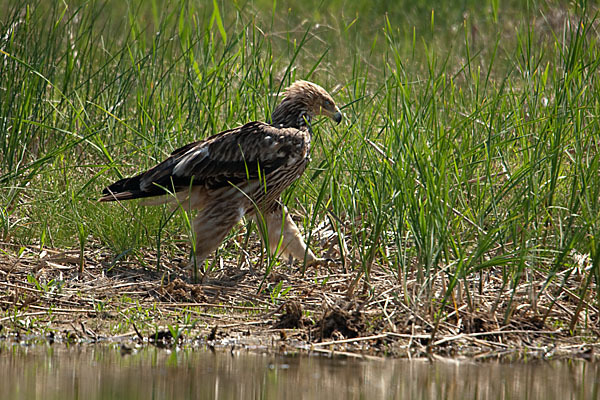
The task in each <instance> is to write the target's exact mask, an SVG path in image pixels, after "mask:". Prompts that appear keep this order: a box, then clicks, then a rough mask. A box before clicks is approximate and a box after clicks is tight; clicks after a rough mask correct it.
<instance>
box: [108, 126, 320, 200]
mask: <svg viewBox="0 0 600 400" xmlns="http://www.w3.org/2000/svg"><path fill="white" fill-rule="evenodd" d="M308 146H309V137H308V133H307V132H306V131H303V130H298V129H295V128H275V127H273V126H271V125H269V124H265V123H262V122H250V123H248V124H246V125H244V126H241V127H239V128H235V129H232V130H228V131H225V132H221V133H219V134H217V135H214V136H211V137H209V138H207V139H205V140H202V141H198V142H194V143H190V144H188V145H186V146H183V147H181V148H179V149H177V150H175V151H174V152H173V153H172V154H171V156H170V157H169V158H167V159H166V160H165V161H163V162H161V163H160V164H158V165H156V166H154V167H153V168H151V169H149V170H148V171H146V172H143V173H141V174H139V175H136V176H134V177H131V178H125V179H121V180H120V181H118V182H115V183H113V184H112V185H110V186H109V187H107V188H105V189H104V191H103V197H101V198H100V199H99V200H100V201H114V200H129V199H137V198H144V197H152V196H161V195H164V194H166V193H167V192H179V191H183V190H187V189H188V188H189V187H190V186H197V185H202V186H204V187H205V188H206V189H208V190H214V189H218V188H221V187H224V186H230V185H232V184H233V185H236V186H237V185H241V184H242V183H243V182H247V181H251V180H258V179H261V180H262V179H265V177H267V176H269V175H270V174H272V173H273V172H276V171H277V170H278V169H279V168H283V167H285V166H286V165H292V164H294V163H297V162H300V161H302V160H303V159H304V158H305V157H306V156H307V153H308Z"/></svg>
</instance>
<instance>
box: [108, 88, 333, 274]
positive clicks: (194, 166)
mask: <svg viewBox="0 0 600 400" xmlns="http://www.w3.org/2000/svg"><path fill="white" fill-rule="evenodd" d="M318 115H324V116H327V117H329V118H331V119H333V120H335V121H336V122H337V123H339V122H340V121H341V119H342V113H341V112H340V110H339V108H338V107H337V106H336V105H335V103H334V101H333V99H332V98H331V96H330V95H329V94H328V93H327V92H326V91H325V90H324V89H323V88H322V87H320V86H318V85H316V84H314V83H311V82H307V81H298V82H295V83H294V84H292V85H291V86H290V87H289V88H288V89H287V90H286V92H285V96H284V99H283V100H282V102H281V103H280V104H279V105H278V106H277V107H276V108H275V110H273V113H272V116H271V120H272V121H271V123H270V124H267V123H264V122H257V121H255V122H249V123H247V124H245V125H243V126H240V127H237V128H234V129H230V130H227V131H224V132H221V133H218V134H216V135H214V136H211V137H209V138H207V139H204V140H201V141H198V142H194V143H190V144H188V145H186V146H183V147H181V148H179V149H177V150H175V151H174V152H173V153H172V154H171V156H170V157H169V158H167V159H166V160H165V161H163V162H161V163H160V164H158V165H156V166H155V167H153V168H151V169H149V170H148V171H146V172H142V173H141V174H139V175H136V176H134V177H132V178H126V179H122V180H120V181H118V182H115V183H113V184H112V185H110V186H109V187H107V188H106V189H104V191H103V194H104V196H103V197H101V198H100V200H99V201H115V200H129V199H137V198H144V197H157V199H156V200H154V201H152V200H151V201H150V202H149V204H160V203H167V202H180V203H181V204H184V205H186V206H189V207H190V208H192V209H197V210H199V212H198V215H197V216H196V218H195V219H194V232H195V235H196V251H195V258H196V260H195V262H196V263H197V265H200V263H201V262H202V261H204V259H205V258H206V257H207V256H208V255H209V254H210V253H211V252H212V251H213V250H216V248H217V247H218V246H219V244H220V243H221V241H223V239H224V238H225V236H226V235H227V233H228V232H229V231H230V230H231V228H232V227H233V226H234V225H235V224H236V223H237V222H238V221H239V220H240V219H241V218H242V217H244V216H245V215H250V216H255V215H256V214H257V213H256V211H257V209H258V211H260V213H259V214H260V215H262V216H263V217H264V220H265V223H266V228H267V233H268V242H269V247H271V250H272V251H274V250H275V248H276V247H277V245H278V243H279V241H280V238H281V237H282V236H283V240H282V245H281V249H282V251H283V252H284V253H285V254H289V255H292V256H294V257H295V258H297V259H300V260H302V259H304V260H305V261H306V263H307V264H308V265H310V264H313V263H315V262H318V261H319V259H317V258H316V257H315V255H314V253H313V252H312V251H311V250H310V249H307V247H306V245H305V243H304V241H303V240H302V236H301V234H300V232H299V230H298V227H297V226H296V224H295V223H294V222H293V220H292V219H291V218H290V216H289V214H287V212H284V208H283V207H282V206H281V203H280V202H279V201H278V200H279V197H280V195H281V193H282V192H283V191H284V190H285V188H287V187H288V186H289V185H290V184H292V182H294V181H295V180H296V179H298V178H299V177H300V176H301V175H302V173H303V172H304V170H305V168H306V165H307V163H308V161H309V151H310V140H311V132H310V123H311V120H312V119H313V118H314V117H316V116H318ZM173 194H175V195H173ZM284 214H285V220H284V221H283V224H282V217H283V215H284ZM282 226H283V233H282V232H281V229H282Z"/></svg>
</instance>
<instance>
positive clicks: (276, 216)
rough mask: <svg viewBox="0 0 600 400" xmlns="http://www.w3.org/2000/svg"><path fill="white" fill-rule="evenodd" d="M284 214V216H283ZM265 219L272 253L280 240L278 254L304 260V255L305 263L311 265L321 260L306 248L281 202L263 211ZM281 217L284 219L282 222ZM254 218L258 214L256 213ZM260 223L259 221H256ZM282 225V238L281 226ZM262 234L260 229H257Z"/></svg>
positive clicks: (296, 227)
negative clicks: (271, 209) (270, 209)
mask: <svg viewBox="0 0 600 400" xmlns="http://www.w3.org/2000/svg"><path fill="white" fill-rule="evenodd" d="M283 214H285V217H284V216H283ZM263 217H264V219H265V221H264V222H265V225H266V226H265V227H266V229H267V236H268V241H269V248H270V249H271V252H272V253H274V252H275V250H276V249H277V245H278V244H279V241H280V240H282V242H281V249H280V254H283V255H284V256H285V255H291V256H293V257H294V258H295V259H297V260H300V261H304V260H305V257H306V265H307V266H311V265H314V264H318V263H320V262H321V261H322V260H321V259H319V258H317V257H316V256H315V254H314V253H313V252H312V250H311V249H309V248H307V246H306V243H304V239H302V234H301V233H300V230H299V229H298V226H296V224H295V223H294V220H293V219H292V217H291V216H290V214H289V213H288V212H287V209H286V208H285V207H283V206H282V205H281V204H279V203H278V204H277V207H276V208H275V210H273V211H268V212H265V213H263ZM282 217H284V218H285V219H284V220H283V223H282ZM255 218H256V219H258V218H260V216H258V215H256V216H255ZM257 223H259V224H260V221H257ZM282 227H283V239H282V232H281V228H282ZM259 232H260V233H261V235H262V229H259Z"/></svg>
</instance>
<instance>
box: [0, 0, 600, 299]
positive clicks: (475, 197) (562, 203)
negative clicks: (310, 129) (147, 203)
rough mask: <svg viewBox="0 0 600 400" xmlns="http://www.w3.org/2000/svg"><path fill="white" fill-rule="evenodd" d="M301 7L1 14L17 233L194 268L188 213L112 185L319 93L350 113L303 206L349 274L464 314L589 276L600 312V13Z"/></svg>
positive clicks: (299, 189) (325, 151) (9, 237)
mask: <svg viewBox="0 0 600 400" xmlns="http://www.w3.org/2000/svg"><path fill="white" fill-rule="evenodd" d="M296 3H297V2H294V1H277V2H272V1H267V0H261V1H248V2H244V1H233V2H229V1H213V2H209V1H176V2H161V1H129V2H120V1H86V2H83V1H81V2H77V1H67V2H59V1H56V2H46V1H37V2H25V1H0V5H1V9H2V10H4V11H3V12H2V15H0V154H1V158H0V187H1V190H0V237H1V238H2V241H3V242H5V243H11V244H17V245H30V244H36V245H40V246H42V247H44V246H48V247H55V248H63V247H78V248H80V249H81V250H82V251H85V249H86V248H88V247H91V246H94V247H98V246H102V247H103V248H106V249H107V251H108V252H110V253H111V254H112V255H113V256H115V257H117V256H119V257H122V256H124V255H128V256H130V257H131V256H133V257H137V259H138V260H139V262H141V263H148V264H149V265H153V263H155V262H156V260H147V258H146V257H145V256H144V254H145V252H144V251H143V250H144V249H156V248H160V249H161V252H162V254H163V257H182V258H185V257H186V252H187V249H188V248H189V240H188V238H189V232H190V231H189V222H188V219H187V218H186V215H185V213H176V214H175V215H173V214H172V213H171V212H170V210H169V209H167V208H163V207H154V208H145V207H139V206H138V204H137V203H135V202H130V203H124V204H122V206H119V205H115V204H111V205H107V204H98V203H97V202H96V199H97V198H98V196H99V193H100V191H101V189H102V188H103V187H104V186H106V185H107V184H109V183H110V182H112V181H114V180H116V179H119V178H121V177H124V176H128V175H131V174H134V173H136V172H137V171H139V170H141V169H143V168H146V167H150V166H152V165H153V164H155V163H156V162H158V161H160V160H162V159H163V158H165V157H166V156H167V155H168V154H169V153H170V152H171V151H172V150H173V149H175V148H177V147H178V146H180V145H183V144H185V143H188V142H190V141H193V140H197V139H201V138H203V137H206V136H209V135H211V134H214V133H217V132H220V131H222V130H224V129H227V128H231V127H234V126H237V125H240V124H243V123H245V122H247V121H250V120H265V119H267V118H268V115H269V113H270V110H272V109H273V107H274V105H275V104H276V103H277V101H278V100H277V96H276V95H277V93H279V92H280V91H281V90H282V89H283V88H285V86H287V85H288V84H290V83H291V82H293V81H294V80H296V79H309V80H311V81H314V82H317V83H319V84H320V85H322V86H324V87H325V88H327V89H328V90H330V91H331V92H332V93H333V96H334V98H335V100H336V101H337V103H338V105H341V106H342V107H343V112H344V113H345V121H344V122H343V123H342V124H340V125H339V126H334V125H333V124H331V123H329V122H327V121H323V123H321V124H319V125H318V126H317V127H316V129H315V131H316V132H315V140H314V142H315V146H314V152H313V161H312V164H311V165H310V168H309V169H308V170H307V172H306V173H305V175H304V176H303V177H302V179H300V180H299V181H298V182H297V184H295V185H294V186H293V187H292V188H290V189H289V190H288V191H287V192H286V201H288V202H289V204H290V206H291V207H292V209H294V210H296V211H297V212H298V214H300V215H301V216H302V217H303V225H304V228H305V229H306V232H311V231H312V230H314V229H315V227H316V226H317V225H319V224H321V223H327V224H330V225H331V227H332V229H333V230H334V231H335V232H336V233H337V234H338V236H337V237H338V238H341V239H343V242H344V245H342V246H339V247H340V248H341V252H342V255H341V256H342V257H341V258H342V260H343V263H344V267H345V268H348V269H353V270H357V271H361V270H362V271H363V272H364V274H365V276H367V277H368V276H369V274H370V273H372V271H373V270H374V268H375V267H377V268H379V267H381V268H382V269H383V271H387V272H389V273H391V274H394V275H395V276H397V278H398V279H399V280H400V281H402V280H406V279H408V278H411V279H412V278H414V279H417V281H418V282H419V283H420V284H421V287H422V289H421V291H420V292H419V293H413V294H409V293H406V294H405V296H411V295H421V294H424V295H425V296H426V298H429V299H434V298H437V299H439V300H442V301H446V300H447V299H448V296H449V295H450V294H451V293H452V291H453V290H454V289H455V288H456V287H457V285H458V284H459V283H460V282H464V283H465V285H464V289H465V292H464V295H465V296H466V298H467V299H468V297H469V291H471V290H478V289H477V288H478V285H479V286H481V285H482V282H483V281H484V280H485V279H486V277H488V276H490V275H491V274H493V275H494V276H496V277H500V278H501V281H502V285H504V286H505V288H506V291H507V293H509V294H510V293H511V291H513V292H514V290H515V288H516V287H517V286H518V285H522V284H526V285H530V288H531V291H530V293H531V295H530V296H531V299H530V300H531V301H532V302H534V301H535V298H536V296H538V295H539V294H540V293H541V292H542V291H543V290H544V289H545V287H546V285H547V284H548V283H550V282H558V283H559V284H562V283H564V282H567V281H568V280H569V279H570V277H572V276H575V275H574V274H576V275H577V276H583V279H582V282H583V283H582V285H581V287H580V288H579V292H578V293H577V295H578V296H579V298H580V299H585V298H589V297H590V296H591V297H593V298H595V300H594V301H595V302H596V305H597V304H598V303H597V301H598V299H599V298H600V291H598V290H597V289H595V288H597V283H598V279H599V278H600V266H599V261H600V240H598V239H600V238H599V237H598V233H599V222H600V220H599V218H598V214H599V207H600V204H599V198H600V176H599V156H598V148H599V145H600V143H599V139H600V137H599V131H600V129H599V121H600V119H599V115H600V102H599V99H600V96H599V94H600V93H599V74H598V69H599V64H600V58H599V47H598V38H599V31H598V28H599V25H598V20H597V14H596V8H595V7H592V6H591V5H588V4H587V3H586V2H585V1H575V2H565V1H551V0H547V1H533V0H529V1H504V2H500V1H498V0H489V1H488V0H486V1H469V0H464V1H455V2H442V1H440V2H438V1H427V0H421V1H381V2H372V1H370V0H369V1H367V0H365V1H342V0H339V1H335V0H330V1H326V2H325V1H304V2H300V3H301V4H296ZM240 229H242V228H241V227H240V228H238V230H237V231H236V232H234V233H233V234H236V233H238V232H239V230H240ZM3 248H4V250H2V251H14V249H13V248H12V247H7V246H3ZM11 249H12V250H11ZM223 252H224V255H225V256H226V257H235V254H236V249H235V248H234V247H232V246H226V248H225V250H224V251H223ZM439 282H444V285H443V287H444V291H443V292H442V293H439V292H436V291H434V290H432V288H433V287H434V286H436V283H439ZM407 300H409V299H408V298H407ZM580 305H581V306H582V307H583V306H584V302H583V300H582V302H581V303H580Z"/></svg>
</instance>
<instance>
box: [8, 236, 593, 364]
mask: <svg viewBox="0 0 600 400" xmlns="http://www.w3.org/2000/svg"><path fill="white" fill-rule="evenodd" d="M2 248H4V249H5V250H4V251H2V253H0V254H2V255H0V340H13V341H16V340H18V341H24V340H25V341H26V340H31V339H34V340H49V341H67V342H68V341H78V342H89V343H95V342H108V343H110V342H121V343H123V345H122V348H123V351H127V349H128V348H130V347H131V346H132V345H140V344H142V345H144V344H148V345H161V346H172V345H174V344H175V343H176V344H177V345H179V346H199V347H209V348H212V347H245V348H251V349H257V350H258V351H270V352H283V353H298V352H300V353H310V354H314V353H317V354H327V355H333V354H336V355H342V356H348V357H358V358H382V357H406V358H413V357H429V358H436V357H455V358H460V357H469V358H470V359H476V360H485V359H501V360H518V359H527V360H530V359H549V358H560V357H571V358H572V357H577V358H584V359H589V360H594V359H598V356H597V353H598V349H599V348H600V343H599V337H600V321H599V320H600V313H599V311H598V309H597V308H596V307H594V306H593V305H592V304H591V301H590V300H589V299H581V301H580V299H579V298H578V297H577V294H576V293H577V288H578V287H580V286H579V285H581V282H578V280H577V276H574V277H572V279H570V282H571V283H570V286H569V287H568V288H566V287H562V288H561V289H560V292H558V291H557V290H555V289H556V288H554V287H552V286H549V287H548V288H547V290H545V291H543V293H544V295H543V296H540V297H539V298H537V299H535V302H532V301H531V287H530V285H523V287H522V288H521V287H519V288H517V290H516V291H515V295H514V296H513V297H512V301H511V296H510V294H511V291H509V290H508V289H507V288H506V287H504V286H503V285H502V284H501V279H500V278H499V277H496V276H495V275H494V274H493V273H490V274H488V276H487V277H486V278H485V281H484V282H483V281H482V282H479V283H478V285H479V286H480V290H479V291H470V293H469V301H468V302H467V301H465V300H460V299H464V298H465V295H464V291H461V290H460V288H459V290H457V291H456V292H457V293H456V295H455V296H453V298H452V299H450V300H449V301H447V304H446V305H445V306H443V308H442V311H443V313H442V314H443V317H442V318H439V319H438V321H437V323H436V319H435V315H436V313H438V312H439V311H440V310H439V309H435V308H434V307H433V306H432V305H433V304H439V301H436V300H435V299H436V298H438V299H441V298H442V297H443V294H441V293H443V291H442V290H443V288H442V286H443V282H441V283H440V285H441V286H440V288H437V289H436V288H435V287H433V289H432V290H431V291H430V293H432V296H434V299H433V300H431V298H429V299H427V296H426V295H423V294H422V293H421V292H419V290H421V289H422V285H417V283H416V279H415V278H412V277H410V276H408V277H403V278H402V279H398V278H396V277H395V276H394V275H393V274H392V273H390V272H389V271H387V270H385V269H384V268H380V267H376V266H374V267H373V270H372V271H371V274H370V276H369V277H368V279H367V278H366V277H365V275H364V274H362V273H359V272H356V271H354V272H345V271H344V270H343V268H342V266H341V265H338V264H336V263H331V264H330V265H328V266H326V267H320V268H318V269H309V270H307V271H306V272H305V273H304V274H302V272H301V270H300V268H299V267H298V266H297V265H294V266H288V265H282V266H278V267H276V268H275V269H274V270H273V272H271V274H269V275H268V277H267V279H264V272H263V271H264V269H261V267H260V265H257V263H256V262H254V261H253V262H252V263H248V262H244V263H241V264H242V265H227V262H226V261H223V260H219V267H218V268H215V270H213V271H212V272H211V273H210V275H209V276H207V277H205V279H204V280H203V282H201V283H194V282H193V279H192V278H191V276H190V274H189V273H186V271H184V270H182V269H181V268H180V266H179V264H178V263H176V262H175V263H173V265H164V266H163V267H162V268H161V270H160V271H157V270H156V268H154V267H146V268H144V267H141V266H140V264H141V263H140V262H139V261H136V260H134V259H132V260H129V261H121V262H118V263H116V264H115V263H114V262H113V260H112V259H111V256H109V255H108V254H107V253H106V251H103V250H102V249H97V250H93V251H89V252H87V253H86V254H84V258H83V268H82V263H81V259H80V255H79V252H78V251H76V250H73V251H59V250H50V249H44V250H42V251H40V249H37V248H35V247H31V248H21V249H20V250H19V251H17V250H16V249H15V248H14V247H12V246H11V245H7V244H4V245H2ZM18 253H20V255H19V256H17V254H18ZM153 257H154V255H152V254H148V260H149V261H148V265H153V263H152V260H153V259H154V260H155V258H153ZM540 284H543V282H541V283H540ZM594 290H596V289H594ZM590 292H593V291H590ZM553 293H559V294H558V295H556V296H554V295H553ZM415 299H417V300H415ZM419 299H423V301H418V300H419ZM532 304H534V305H535V306H533V305H532ZM582 304H583V307H582ZM507 310H510V311H511V313H510V318H509V320H508V322H507V323H503V321H505V317H506V315H507ZM572 327H573V328H572Z"/></svg>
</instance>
